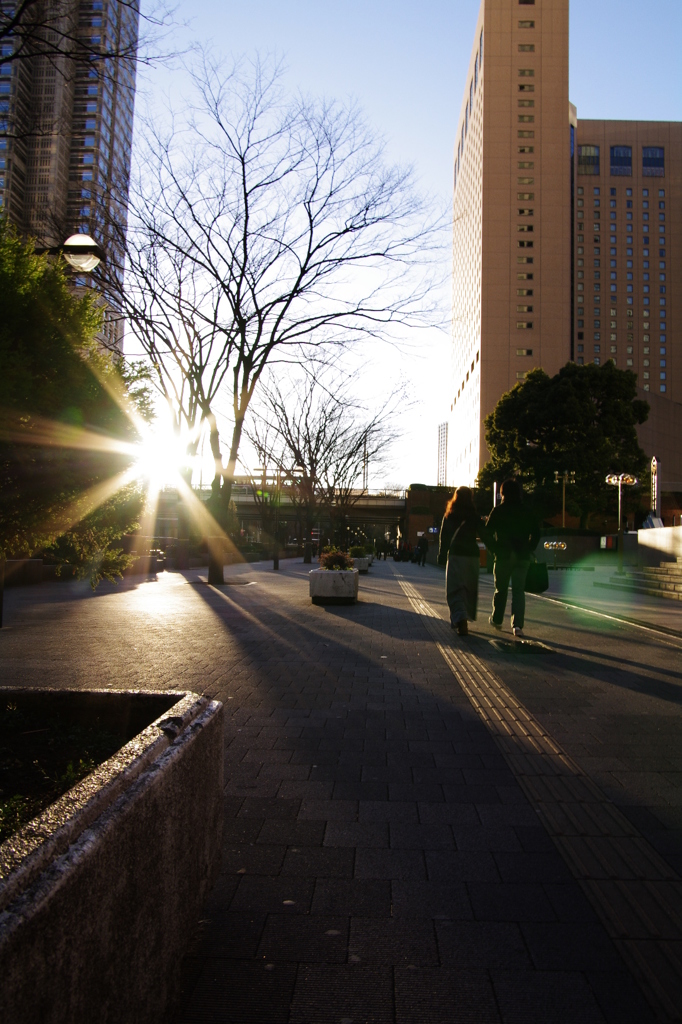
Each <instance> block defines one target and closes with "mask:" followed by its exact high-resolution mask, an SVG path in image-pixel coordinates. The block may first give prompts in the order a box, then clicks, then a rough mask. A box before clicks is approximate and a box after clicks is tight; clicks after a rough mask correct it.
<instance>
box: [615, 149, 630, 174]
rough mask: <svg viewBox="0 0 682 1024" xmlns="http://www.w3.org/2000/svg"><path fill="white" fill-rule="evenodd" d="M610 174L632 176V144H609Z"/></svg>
mask: <svg viewBox="0 0 682 1024" xmlns="http://www.w3.org/2000/svg"><path fill="white" fill-rule="evenodd" d="M611 174H614V175H616V174H620V175H625V176H626V177H628V178H631V177H632V146H611Z"/></svg>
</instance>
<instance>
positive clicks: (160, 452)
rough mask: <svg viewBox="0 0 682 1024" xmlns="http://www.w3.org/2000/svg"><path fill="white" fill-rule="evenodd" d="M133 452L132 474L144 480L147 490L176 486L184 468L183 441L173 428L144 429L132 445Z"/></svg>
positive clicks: (185, 450)
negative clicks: (133, 468) (133, 446)
mask: <svg viewBox="0 0 682 1024" xmlns="http://www.w3.org/2000/svg"><path fill="white" fill-rule="evenodd" d="M135 454H136V458H135V473H136V476H137V477H138V479H141V480H145V481H147V486H148V488H149V490H150V491H160V490H163V488H164V487H173V486H177V484H178V481H179V480H181V479H182V473H183V471H186V470H187V469H188V463H189V459H188V456H187V444H186V443H183V441H182V439H181V438H179V437H178V436H177V434H176V433H175V432H174V431H173V430H160V429H158V428H156V429H153V430H149V431H147V432H145V434H144V436H143V438H142V440H141V441H140V442H139V444H137V445H136V446H135Z"/></svg>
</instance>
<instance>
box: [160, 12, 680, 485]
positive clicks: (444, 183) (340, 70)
mask: <svg viewBox="0 0 682 1024" xmlns="http://www.w3.org/2000/svg"><path fill="white" fill-rule="evenodd" d="M478 9H479V0H419V2H418V3H417V2H414V0H411V2H409V3H408V2H406V0H390V2H389V0H362V2H360V0H345V2H342V3H339V2H337V3H332V2H330V0H277V2H275V0H247V2H244V0H240V2H239V3H235V2H232V0H179V6H178V17H179V18H180V19H183V20H186V21H187V23H188V26H187V31H186V32H185V33H184V34H183V39H184V40H185V41H191V40H195V41H198V42H206V41H208V42H209V43H210V44H211V45H212V46H213V47H214V48H215V50H216V51H217V52H222V53H224V54H226V55H234V56H239V55H241V54H249V53H251V54H253V53H254V52H255V51H256V50H258V51H260V52H261V53H276V54H277V55H279V56H280V57H282V59H283V60H284V62H285V64H286V66H287V68H288V82H289V85H290V87H291V88H292V89H300V90H302V91H303V92H306V93H311V94H318V95H320V94H322V95H325V96H327V97H330V98H336V99H345V98H348V97H352V98H353V99H355V100H357V101H358V102H359V103H360V105H361V106H362V107H363V108H364V110H365V112H366V115H367V117H368V119H369V120H370V121H371V122H372V123H373V124H374V125H375V126H376V128H377V129H378V131H379V132H381V134H382V135H384V136H385V138H386V140H387V143H388V146H389V153H390V155H391V156H392V157H393V159H396V160H399V161H401V162H407V163H410V164H413V165H414V168H415V171H416V173H417V175H418V177H419V179H420V180H421V182H422V184H423V186H424V187H425V188H426V189H428V190H429V191H432V192H435V193H437V194H439V195H440V196H441V197H442V199H443V200H444V201H445V202H449V201H450V198H451V191H450V190H451V185H452V151H453V138H454V132H455V129H456V127H457V118H458V115H459V109H460V104H461V98H462V92H463V89H464V86H465V84H466V74H467V68H468V63H469V54H470V51H471V45H472V38H473V31H474V28H475V25H476V20H477V16H478ZM570 11H571V21H570V32H571V39H570V98H571V100H572V102H573V103H575V104H576V106H577V108H578V116H579V117H585V118H614V119H620V118H628V119H631V118H632V119H642V120H680V119H682V60H681V58H680V54H681V53H682V45H681V44H682V0H572V2H571V8H570ZM143 77H144V78H146V79H147V81H146V83H145V86H143V88H144V89H145V91H147V90H149V91H151V92H153V91H154V90H155V89H156V88H164V86H165V85H167V84H168V76H167V74H166V73H164V72H156V73H155V74H153V75H152V76H151V79H150V78H149V77H148V76H147V74H146V73H145V74H144V75H143ZM420 340H422V345H421V355H422V358H421V359H420V358H419V357H418V356H417V355H414V354H413V355H412V356H410V357H409V358H405V359H403V360H402V361H401V359H400V356H399V355H394V356H392V357H391V359H390V367H391V369H392V371H393V372H394V379H399V380H402V381H404V380H408V381H410V382H411V383H412V386H413V394H414V398H415V404H414V407H413V409H412V410H410V411H409V412H408V413H407V415H406V416H404V417H403V418H402V422H403V427H404V437H403V440H402V442H401V443H400V446H399V449H398V456H397V457H396V461H395V468H394V470H392V471H391V472H389V473H388V474H387V480H388V481H392V482H395V483H400V484H403V485H406V484H408V483H410V481H417V480H419V481H422V482H424V483H435V482H436V461H437V454H436V453H437V441H436V439H437V427H438V422H439V421H440V420H443V419H445V418H446V414H447V409H448V408H449V404H450V397H449V391H448V385H449V377H450V375H449V373H443V372H442V367H443V365H447V361H448V359H449V341H448V339H447V338H445V337H443V336H440V335H438V334H437V333H434V334H433V335H432V336H430V337H429V339H428V340H426V339H420ZM362 358H363V361H365V360H366V353H363V357H362ZM434 364H435V366H438V367H440V369H439V370H438V371H436V372H434ZM382 367H383V368H382V372H381V373H379V374H374V375H365V379H368V377H370V378H371V377H372V376H373V378H374V380H375V386H376V387H378V388H380V389H385V388H386V387H387V386H388V385H387V380H386V372H385V371H386V364H382ZM371 398H372V396H371V394H370V395H369V396H368V399H369V400H370V401H371ZM381 482H382V481H380V480H377V479H371V480H370V485H371V486H377V485H378V484H379V483H381Z"/></svg>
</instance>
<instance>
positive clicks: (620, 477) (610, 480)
mask: <svg viewBox="0 0 682 1024" xmlns="http://www.w3.org/2000/svg"><path fill="white" fill-rule="evenodd" d="M606 482H607V484H610V485H611V487H617V488H618V572H619V573H622V572H623V538H624V531H623V511H622V509H623V485H625V486H626V487H635V486H636V485H637V484H638V483H639V480H638V479H637V477H636V476H632V474H631V473H609V475H608V476H607V477H606Z"/></svg>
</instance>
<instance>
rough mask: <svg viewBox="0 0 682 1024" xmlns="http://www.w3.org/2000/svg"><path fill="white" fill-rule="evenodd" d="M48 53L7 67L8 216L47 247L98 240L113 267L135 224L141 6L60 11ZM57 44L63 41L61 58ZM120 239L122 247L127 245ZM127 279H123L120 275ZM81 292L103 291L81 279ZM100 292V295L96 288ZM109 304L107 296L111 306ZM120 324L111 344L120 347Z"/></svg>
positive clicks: (2, 123)
mask: <svg viewBox="0 0 682 1024" xmlns="http://www.w3.org/2000/svg"><path fill="white" fill-rule="evenodd" d="M45 6H46V8H49V11H48V15H50V16H49V17H47V18H46V19H45V24H44V27H41V28H40V29H39V30H38V35H39V37H40V38H41V39H42V38H44V39H45V41H46V45H45V46H40V45H37V46H34V49H35V50H37V52H36V53H35V55H33V56H31V55H30V51H29V55H28V56H26V55H22V56H20V57H17V58H16V59H14V60H11V59H9V60H8V59H7V58H11V56H12V54H13V53H16V50H17V48H18V42H17V41H15V40H13V39H12V38H11V37H7V38H5V39H3V42H2V46H3V56H4V57H5V61H6V62H5V63H3V64H2V66H1V67H0V72H1V73H0V209H2V210H3V211H4V212H5V213H6V215H7V217H8V219H9V220H10V221H11V222H12V223H14V224H15V225H16V226H17V228H18V229H19V230H20V231H21V232H22V233H23V234H26V235H31V236H33V237H35V238H36V240H37V242H38V244H39V245H44V246H48V247H49V246H54V245H58V244H60V243H61V242H63V241H64V239H65V238H66V237H67V236H68V235H70V234H73V233H77V232H83V233H86V234H90V235H92V237H93V238H94V239H95V240H96V241H97V242H98V243H99V244H100V246H101V247H102V249H103V250H104V253H105V257H106V258H107V261H108V262H109V264H110V266H111V267H114V268H119V267H121V266H122V258H121V255H120V253H119V252H118V251H117V248H118V245H120V237H121V232H123V233H124V232H125V225H126V218H127V197H128V181H129V176H130V156H131V148H132V127H133V108H134V99H135V52H136V44H137V36H138V27H139V8H138V6H137V4H131V3H121V2H119V0H72V2H62V3H59V4H56V3H55V4H52V6H50V3H49V0H47V3H46V5H45ZM50 34H52V37H53V38H56V39H57V41H58V42H57V44H56V45H55V46H54V47H53V48H51V47H50V46H49V45H47V43H48V42H49V39H50ZM117 239H118V244H117ZM119 272H120V271H119ZM75 283H76V284H77V285H80V286H83V287H88V286H91V285H93V283H94V282H92V281H91V280H90V279H88V278H86V277H83V276H81V277H79V278H77V279H76V282H75ZM95 286H96V285H95ZM105 298H106V296H105ZM119 335H120V329H119V327H118V318H115V317H114V318H110V319H109V320H108V322H107V324H106V325H105V339H104V340H105V341H106V342H107V343H108V344H110V345H117V344H118V345H120V336H119Z"/></svg>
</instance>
